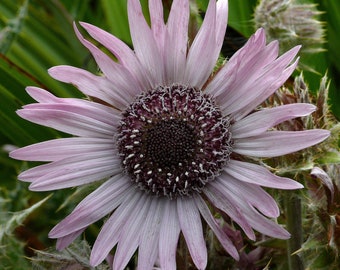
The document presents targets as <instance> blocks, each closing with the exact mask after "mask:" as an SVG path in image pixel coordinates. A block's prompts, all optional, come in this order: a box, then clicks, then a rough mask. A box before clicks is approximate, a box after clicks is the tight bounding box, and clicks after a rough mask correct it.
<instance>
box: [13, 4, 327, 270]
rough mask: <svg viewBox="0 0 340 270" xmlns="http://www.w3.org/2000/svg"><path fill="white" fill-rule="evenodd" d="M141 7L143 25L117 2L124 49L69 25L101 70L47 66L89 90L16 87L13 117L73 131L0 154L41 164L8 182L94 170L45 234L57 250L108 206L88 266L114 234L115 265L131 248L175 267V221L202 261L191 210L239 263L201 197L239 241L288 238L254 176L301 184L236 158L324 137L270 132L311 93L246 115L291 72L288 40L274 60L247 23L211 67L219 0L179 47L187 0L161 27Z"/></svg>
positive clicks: (141, 259) (47, 181) (222, 17)
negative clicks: (124, 20)
mask: <svg viewBox="0 0 340 270" xmlns="http://www.w3.org/2000/svg"><path fill="white" fill-rule="evenodd" d="M149 11H150V18H151V28H150V27H149V25H148V24H147V22H146V21H145V19H144V16H143V14H142V9H141V6H140V3H139V1H138V0H129V1H128V17H129V24H130V31H131V37H132V41H133V46H134V51H132V50H131V49H130V48H129V47H128V46H127V45H126V44H124V43H123V42H122V41H120V40H119V39H117V38H116V37H114V36H112V35H110V34H109V33H107V32H105V31H103V30H101V29H99V28H97V27H95V26H93V25H90V24H87V23H80V25H81V26H82V27H83V28H84V29H85V30H86V31H87V32H88V34H89V35H90V36H91V37H92V38H93V39H95V40H96V41H97V42H98V43H100V44H101V45H103V46H104V47H106V48H107V50H108V51H109V52H111V53H112V54H113V55H114V56H115V57H116V58H117V61H114V60H112V58H111V57H109V56H108V55H107V54H105V53H104V52H103V51H102V50H100V49H99V48H98V47H96V46H95V45H94V44H93V43H91V42H89V41H88V40H86V39H85V38H84V37H83V35H82V34H81V33H80V32H79V30H78V29H77V27H76V26H75V32H76V34H77V36H78V38H79V40H80V41H81V43H82V44H83V45H84V46H85V47H86V48H87V49H89V51H90V52H91V53H92V55H93V57H94V58H95V60H96V62H97V63H98V66H99V68H100V70H101V72H102V74H101V75H99V76H98V75H94V74H91V73H90V72H87V71H85V70H82V69H79V68H76V67H70V66H57V67H53V68H51V69H50V70H49V74H50V75H51V76H52V77H53V78H55V79H57V80H59V81H62V82H66V83H71V84H73V85H75V86H76V87H77V88H78V89H79V90H80V91H81V92H83V93H84V94H85V95H87V96H88V97H89V100H84V99H76V98H58V97H55V96H53V95H52V94H51V93H49V92H47V91H45V90H43V89H40V88H37V87H28V88H27V91H28V93H29V94H30V95H31V96H32V97H33V98H34V99H35V100H36V101H37V102H38V103H34V104H29V105H26V106H24V107H23V109H21V110H19V111H18V114H19V115H20V116H21V117H22V118H24V119H27V120H29V121H31V122H34V123H37V124H41V125H44V126H48V127H52V128H54V129H57V130H60V131H63V132H66V133H69V134H71V135H74V136H75V137H71V138H61V139H56V140H51V141H47V142H42V143H38V144H34V145H31V146H27V147H24V148H21V149H18V150H15V151H13V152H11V154H10V155H11V157H13V158H16V159H21V160H28V161H45V162H49V163H47V164H44V165H40V166H37V167H35V168H31V169H28V170H27V171H24V172H22V173H21V174H20V175H19V179H20V180H22V181H27V182H31V185H30V189H31V190H33V191H49V190H57V189H62V188H68V187H74V186H80V185H84V184H88V183H92V182H94V181H98V180H102V179H106V180H105V181H104V182H103V183H102V184H101V186H100V187H98V188H97V189H96V190H95V191H93V192H92V193H91V194H89V195H88V196H87V197H86V198H85V199H84V200H83V201H82V202H80V203H79V204H78V206H77V207H76V208H75V209H74V210H73V212H72V213H71V214H70V215H69V216H68V217H66V218H65V219H64V220H63V221H61V222H60V223H59V224H58V225H57V226H55V227H54V228H53V229H52V231H51V232H50V234H49V236H50V237H51V238H57V239H58V240H57V248H58V249H62V248H64V247H66V246H67V245H69V244H70V243H71V242H72V241H73V240H74V239H75V238H76V237H78V236H79V235H80V234H81V233H82V232H83V231H84V230H85V229H86V228H87V227H88V226H89V225H90V224H92V223H94V222H96V221H97V220H99V219H102V218H104V217H105V216H109V217H108V219H107V220H106V222H105V224H104V225H103V227H102V229H101V231H100V233H99V235H98V237H97V239H96V241H95V243H94V246H93V249H92V252H91V258H90V262H91V264H92V265H94V266H96V265H98V264H100V263H101V262H102V261H103V260H104V259H105V257H106V256H107V255H108V253H109V252H110V251H111V250H112V248H113V247H115V246H116V245H117V247H116V251H115V256H114V261H113V268H114V269H123V268H124V267H125V266H126V265H127V263H128V261H129V260H130V258H131V257H132V255H133V254H134V253H135V251H136V250H137V249H138V269H151V268H152V266H153V265H154V263H155V261H156V260H158V258H159V264H160V267H161V268H162V269H175V268H176V259H175V256H176V249H177V242H178V239H179V235H180V233H181V232H182V234H183V236H184V239H185V240H186V243H187V246H188V249H189V252H190V254H191V257H192V260H193V262H194V264H195V265H196V267H197V268H198V269H204V268H205V267H206V264H207V248H206V245H205V240H204V235H203V227H202V221H201V217H203V219H204V220H205V222H206V223H207V225H208V226H209V227H210V228H211V229H212V230H213V232H214V233H215V235H216V237H217V238H218V240H219V241H220V243H221V244H222V246H223V247H224V248H225V249H226V251H227V252H228V253H229V254H230V255H231V256H232V257H233V258H235V259H236V260H237V259H238V258H239V255H238V251H237V249H236V248H235V246H234V245H233V243H232V241H231V240H230V239H229V238H228V236H227V234H226V233H225V232H224V231H223V229H222V228H221V227H220V226H219V224H218V223H217V221H216V220H215V219H214V216H213V214H212V213H211V211H210V208H209V207H214V208H215V209H219V211H221V212H223V213H225V214H227V215H228V216H229V217H230V218H231V219H232V220H233V221H234V222H236V223H237V224H238V225H239V226H240V228H242V230H243V231H244V233H245V234H246V235H247V236H248V237H249V238H250V239H253V240H255V233H254V231H253V229H255V230H257V231H259V232H261V233H263V234H266V235H269V236H272V237H277V238H282V239H286V238H288V237H289V233H288V232H287V231H286V230H284V229H283V228H282V227H281V226H279V225H278V224H277V223H276V222H275V221H274V220H272V219H271V218H276V217H278V216H279V209H278V206H277V204H276V202H275V201H274V199H273V198H272V197H271V196H270V195H269V194H268V193H267V192H265V191H264V190H263V189H262V188H261V186H264V187H272V188H278V189H298V188H302V185H301V184H299V183H297V182H295V181H294V180H291V179H288V178H283V177H279V176H276V175H274V174H272V173H271V172H270V171H268V170H267V169H266V168H264V167H262V166H260V165H256V164H254V163H249V162H247V161H246V156H255V157H276V156H280V155H285V154H287V153H291V152H294V151H298V150H300V149H303V148H306V147H309V146H311V145H314V144H317V143H319V142H321V141H323V140H324V139H325V138H326V137H327V136H328V135H329V132H328V131H325V130H305V131H296V132H293V131H292V132H289V131H275V130H270V129H271V128H272V127H273V126H275V125H277V124H279V123H281V122H283V121H286V120H290V119H293V118H296V117H300V116H306V115H309V114H310V113H312V112H313V111H314V109H315V107H314V106H313V105H310V104H289V105H283V106H279V107H274V108H268V109H262V110H258V111H256V112H254V109H255V108H256V107H257V106H258V105H259V104H261V103H262V102H263V101H264V100H265V99H267V98H268V97H269V96H270V95H271V94H273V93H274V92H275V90H276V89H277V88H278V87H279V86H281V85H282V84H283V83H284V82H285V81H286V80H287V78H288V77H289V76H290V75H291V73H292V72H293V70H294V69H295V67H296V65H297V60H295V61H293V59H294V58H295V56H296V54H297V53H298V51H299V47H294V48H293V49H291V50H290V51H288V52H286V53H285V54H283V55H282V56H280V57H278V43H277V42H276V41H273V42H271V43H270V44H268V45H266V40H265V34H264V31H263V30H262V29H259V30H258V31H257V32H256V33H255V34H254V35H253V36H252V37H251V38H250V39H249V41H248V42H247V43H246V45H245V46H244V47H243V48H241V49H240V50H239V51H238V52H237V53H236V54H235V55H234V56H233V57H232V58H231V59H230V60H229V61H228V62H227V63H226V64H225V65H224V66H223V67H221V68H220V70H219V71H218V72H217V73H216V74H213V75H212V76H211V73H212V71H213V69H214V65H215V63H216V61H217V58H218V56H219V52H220V49H221V46H222V43H223V38H224V33H225V29H226V24H227V13H228V1H227V0H219V1H217V2H216V1H215V0H211V1H210V2H209V5H208V9H207V12H206V15H205V19H204V21H203V23H202V26H201V28H200V30H199V32H198V33H197V35H196V37H195V39H194V40H193V41H192V44H191V46H190V48H188V47H187V46H188V45H187V44H188V21H189V1H188V0H174V1H173V4H172V8H171V11H170V14H169V18H168V20H167V23H166V24H165V23H164V19H163V8H162V1H161V0H150V1H149ZM292 62H293V63H292ZM268 129H269V131H268ZM265 216H266V217H265ZM267 217H268V218H267Z"/></svg>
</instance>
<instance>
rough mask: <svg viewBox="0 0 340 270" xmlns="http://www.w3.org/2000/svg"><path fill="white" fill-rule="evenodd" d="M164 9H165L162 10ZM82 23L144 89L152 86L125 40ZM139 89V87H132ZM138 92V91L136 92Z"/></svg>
mask: <svg viewBox="0 0 340 270" xmlns="http://www.w3.org/2000/svg"><path fill="white" fill-rule="evenodd" d="M162 11H163V10H162ZM80 25H81V26H82V27H83V28H84V29H85V30H86V31H87V32H88V33H89V34H90V35H91V36H92V37H93V38H94V39H96V40H97V41H98V42H99V43H101V44H102V45H103V46H105V47H106V48H107V49H108V50H109V51H110V52H111V53H113V54H114V55H115V56H116V57H117V59H118V61H119V62H120V63H121V64H122V65H123V66H124V67H125V68H126V69H127V70H128V71H129V72H130V73H131V74H132V76H133V77H134V79H135V80H136V81H137V82H138V84H139V85H140V86H141V88H143V89H148V88H150V82H149V80H148V77H147V75H146V73H145V71H144V70H143V67H142V65H141V63H140V62H139V60H138V58H137V57H136V55H135V53H134V52H133V51H132V50H131V49H130V48H129V46H127V45H126V44H125V43H124V42H123V41H121V40H120V39H118V38H116V37H115V36H113V35H111V34H110V33H108V32H106V31H104V30H102V29H100V28H98V27H96V26H94V25H91V24H88V23H84V22H80ZM131 90H137V89H131ZM136 94H137V92H136Z"/></svg>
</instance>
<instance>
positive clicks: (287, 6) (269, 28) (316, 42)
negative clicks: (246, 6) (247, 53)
mask: <svg viewBox="0 0 340 270" xmlns="http://www.w3.org/2000/svg"><path fill="white" fill-rule="evenodd" d="M320 14H322V12H320V11H318V10H317V8H316V5H315V4H298V3H297V1H296V0H260V1H259V4H258V6H257V7H256V9H255V13H254V22H255V27H256V28H259V27H263V28H264V29H265V31H266V36H267V39H268V40H279V41H280V49H281V50H282V51H285V50H287V49H289V48H292V47H293V46H295V45H299V44H300V45H302V50H301V52H302V53H317V52H320V51H323V50H324V49H323V48H322V43H324V29H323V22H321V21H319V18H318V17H319V15H320Z"/></svg>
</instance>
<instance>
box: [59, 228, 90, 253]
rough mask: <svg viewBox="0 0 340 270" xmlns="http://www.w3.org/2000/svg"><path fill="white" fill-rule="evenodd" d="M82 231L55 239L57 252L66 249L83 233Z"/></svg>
mask: <svg viewBox="0 0 340 270" xmlns="http://www.w3.org/2000/svg"><path fill="white" fill-rule="evenodd" d="M84 230H85V228H84V229H81V230H79V231H76V232H73V233H70V234H68V235H65V236H63V237H61V238H58V239H57V244H56V249H57V250H62V249H64V248H66V247H67V246H69V245H70V244H71V243H72V242H73V241H74V240H75V239H76V238H77V237H78V236H79V235H81V234H82V233H83V231H84Z"/></svg>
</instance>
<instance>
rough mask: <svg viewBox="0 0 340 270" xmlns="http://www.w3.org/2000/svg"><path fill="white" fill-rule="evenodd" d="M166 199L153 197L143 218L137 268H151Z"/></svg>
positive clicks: (155, 256)
mask: <svg viewBox="0 0 340 270" xmlns="http://www.w3.org/2000/svg"><path fill="white" fill-rule="evenodd" d="M166 200H167V199H166V198H165V199H162V198H159V197H154V198H153V199H152V201H151V205H150V209H149V210H148V214H147V216H146V218H145V220H144V229H143V232H142V233H141V235H140V244H139V249H138V266H137V269H152V267H153V266H154V264H155V261H156V259H157V255H158V250H159V246H158V244H159V231H160V228H161V221H162V217H163V212H164V205H165V201H166Z"/></svg>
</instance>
